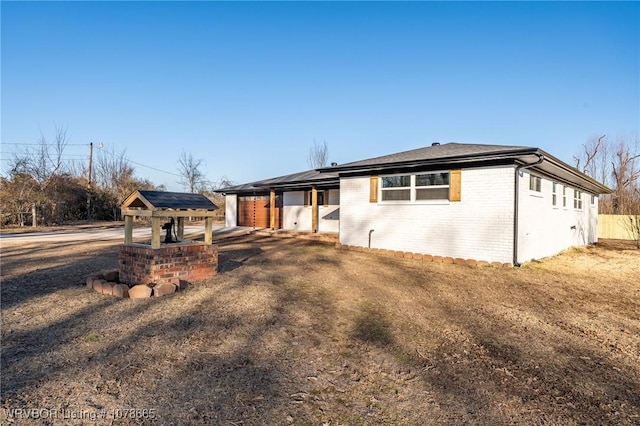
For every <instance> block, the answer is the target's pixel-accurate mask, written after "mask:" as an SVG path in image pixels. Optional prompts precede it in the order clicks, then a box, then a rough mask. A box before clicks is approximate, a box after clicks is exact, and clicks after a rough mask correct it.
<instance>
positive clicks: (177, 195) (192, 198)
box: [138, 190, 218, 210]
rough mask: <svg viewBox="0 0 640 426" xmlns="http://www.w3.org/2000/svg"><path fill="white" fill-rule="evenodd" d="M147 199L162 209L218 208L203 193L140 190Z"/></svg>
mask: <svg viewBox="0 0 640 426" xmlns="http://www.w3.org/2000/svg"><path fill="white" fill-rule="evenodd" d="M138 193H139V194H140V195H142V196H143V197H144V198H145V200H147V201H148V202H149V203H151V204H152V205H153V207H155V208H160V209H201V210H215V209H217V208H218V206H216V205H215V204H213V202H211V200H210V199H208V198H207V197H205V196H204V195H202V194H190V193H185V192H164V191H147V190H140V191H138Z"/></svg>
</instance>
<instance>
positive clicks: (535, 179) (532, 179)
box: [529, 174, 542, 194]
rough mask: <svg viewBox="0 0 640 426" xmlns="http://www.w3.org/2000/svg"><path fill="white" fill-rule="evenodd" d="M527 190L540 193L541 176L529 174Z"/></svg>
mask: <svg viewBox="0 0 640 426" xmlns="http://www.w3.org/2000/svg"><path fill="white" fill-rule="evenodd" d="M529 191H531V192H536V193H538V194H540V193H542V178H541V177H540V176H536V175H532V174H529Z"/></svg>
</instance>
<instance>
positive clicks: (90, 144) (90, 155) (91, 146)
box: [87, 142, 93, 222]
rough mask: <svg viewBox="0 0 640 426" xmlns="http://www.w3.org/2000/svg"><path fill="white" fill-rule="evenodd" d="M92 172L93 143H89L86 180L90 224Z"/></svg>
mask: <svg viewBox="0 0 640 426" xmlns="http://www.w3.org/2000/svg"><path fill="white" fill-rule="evenodd" d="M92 172H93V142H91V143H89V177H88V178H87V221H89V222H91V180H92Z"/></svg>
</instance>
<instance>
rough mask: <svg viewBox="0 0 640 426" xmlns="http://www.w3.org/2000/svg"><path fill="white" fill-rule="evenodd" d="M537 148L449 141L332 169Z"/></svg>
mask: <svg viewBox="0 0 640 426" xmlns="http://www.w3.org/2000/svg"><path fill="white" fill-rule="evenodd" d="M535 150H536V148H532V147H527V146H507V145H482V144H461V143H455V142H449V143H445V144H439V145H431V146H427V147H424V148H418V149H412V150H410V151H403V152H398V153H395V154H390V155H383V156H381V157H374V158H369V159H366V160H359V161H353V162H351V163H345V164H340V165H338V166H336V167H333V168H332V169H333V170H336V171H343V170H352V169H358V168H369V167H372V166H382V165H389V164H402V163H413V162H417V161H429V160H447V159H455V158H469V159H471V158H473V157H484V156H487V155H504V154H517V153H522V152H526V151H535ZM320 170H322V171H324V170H329V169H327V168H323V169H320Z"/></svg>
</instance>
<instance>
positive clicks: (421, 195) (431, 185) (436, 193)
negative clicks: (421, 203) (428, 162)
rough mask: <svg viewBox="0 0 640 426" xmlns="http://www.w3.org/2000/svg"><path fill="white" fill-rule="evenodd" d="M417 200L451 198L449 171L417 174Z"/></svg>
mask: <svg viewBox="0 0 640 426" xmlns="http://www.w3.org/2000/svg"><path fill="white" fill-rule="evenodd" d="M415 185H416V200H446V199H448V198H449V172H441V173H425V174H421V175H416V184H415Z"/></svg>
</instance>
